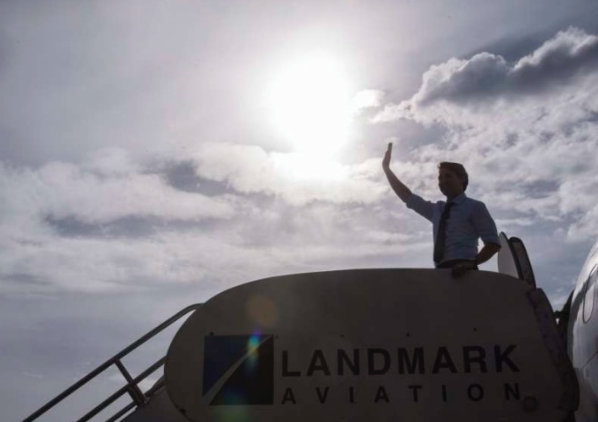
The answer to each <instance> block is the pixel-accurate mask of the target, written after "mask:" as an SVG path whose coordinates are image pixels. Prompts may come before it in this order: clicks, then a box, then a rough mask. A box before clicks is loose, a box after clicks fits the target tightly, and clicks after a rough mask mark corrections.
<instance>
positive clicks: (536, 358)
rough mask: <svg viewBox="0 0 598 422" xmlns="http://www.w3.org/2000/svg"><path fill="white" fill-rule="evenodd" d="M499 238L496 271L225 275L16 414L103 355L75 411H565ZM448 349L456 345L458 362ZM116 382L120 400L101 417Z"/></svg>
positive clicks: (551, 331)
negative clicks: (96, 387) (164, 338)
mask: <svg viewBox="0 0 598 422" xmlns="http://www.w3.org/2000/svg"><path fill="white" fill-rule="evenodd" d="M500 240H501V244H502V249H501V253H500V255H499V257H498V266H499V273H492V272H485V271H476V272H472V273H470V274H468V275H466V276H464V277H463V279H460V280H459V281H457V282H456V281H455V280H454V279H452V278H451V276H450V271H449V270H423V269H396V270H391V269H381V270H344V271H331V272H324V273H310V274H299V275H289V276H282V277H274V278H271V279H265V280H259V281H256V282H252V283H247V284H244V285H241V286H238V287H235V288H233V289H230V290H228V291H225V292H223V293H221V294H219V295H217V296H215V297H214V298H212V299H210V300H209V301H208V302H206V303H205V304H194V305H191V306H188V307H186V308H184V309H182V310H181V311H179V312H178V313H176V314H175V315H173V316H172V317H171V318H169V319H168V320H166V321H164V322H163V323H162V324H160V325H158V326H157V327H155V328H154V329H153V330H151V331H149V332H148V333H147V334H145V335H144V336H142V337H141V338H139V339H138V340H137V341H135V342H133V343H132V344H131V345H129V346H128V347H126V348H125V349H123V350H122V351H120V352H119V353H117V354H116V355H115V356H113V357H112V358H110V359H108V360H107V361H106V362H104V363H103V364H101V365H100V366H98V367H97V368H96V369H94V370H93V371H91V372H90V373H89V374H87V375H86V376H84V377H83V378H81V379H80V380H79V381H77V382H76V383H74V384H73V385H72V386H71V387H69V388H67V389H66V390H65V391H64V392H62V393H61V394H59V395H58V396H56V397H55V398H54V399H52V400H50V401H49V402H48V403H47V404H45V405H44V406H42V407H41V408H40V409H39V410H37V411H36V412H34V413H33V414H32V415H30V416H29V417H27V418H26V419H24V421H23V422H31V421H34V420H38V419H39V420H43V419H42V418H41V417H42V416H43V415H44V414H45V413H46V412H47V411H48V410H50V409H51V408H53V407H54V406H56V405H57V404H58V403H60V402H62V401H63V400H64V399H66V398H67V397H70V396H71V395H72V394H74V393H75V392H77V390H79V389H80V388H81V387H83V386H84V385H86V384H87V383H88V382H90V381H91V380H92V379H94V378H96V377H98V376H99V375H100V374H102V373H104V372H105V371H106V370H107V369H109V368H112V369H113V368H114V367H116V368H118V370H119V371H120V373H121V374H122V376H123V378H124V379H125V380H126V385H125V386H124V387H122V388H120V389H119V390H117V391H116V392H114V393H113V394H111V395H110V396H109V397H107V398H106V399H104V400H103V401H102V402H101V403H99V404H98V405H97V406H95V407H94V408H93V409H91V410H89V411H88V412H87V413H86V414H84V415H82V416H76V417H73V419H74V420H77V421H80V422H83V421H89V420H98V418H99V417H101V418H102V419H103V420H107V421H109V422H113V421H114V422H115V421H122V422H188V421H193V422H200V421H201V422H203V421H221V420H222V421H228V420H235V421H237V420H238V421H255V420H260V421H264V422H266V421H268V422H269V421H279V420H285V421H304V420H309V419H311V420H313V421H314V422H317V421H324V420H326V421H328V420H343V421H360V420H366V419H367V420H377V421H378V420H379V421H383V420H384V421H386V420H398V419H401V420H410V421H422V422H423V421H432V420H434V421H437V420H447V421H452V420H455V421H456V420H459V421H460V422H463V421H477V420H484V421H497V422H498V421H520V420H521V421H523V420H525V421H542V422H550V421H554V422H557V421H565V420H567V421H569V420H572V419H571V417H572V416H571V415H572V414H573V412H574V411H575V409H576V408H577V402H578V385H577V381H576V378H575V374H574V372H573V369H572V367H571V363H570V361H569V359H568V357H567V354H566V350H565V348H564V347H563V343H562V341H561V333H559V330H558V328H557V325H556V322H555V317H554V315H555V314H554V312H553V310H552V308H551V306H550V303H549V302H548V299H547V298H546V296H545V295H544V293H543V292H542V291H541V289H537V288H536V283H535V279H534V274H533V271H532V267H531V265H530V263H529V259H528V257H527V253H526V251H525V246H524V245H523V242H521V241H520V240H519V239H517V238H511V239H509V238H507V237H506V235H504V233H501V236H500ZM514 278H516V279H518V280H514ZM522 281H523V282H522ZM393 289H394V290H393ZM397 303H399V304H400V305H396V304H397ZM426 307H428V308H427V311H428V312H424V313H422V310H426ZM364 316H365V317H364ZM183 317H187V319H186V321H185V322H184V323H183V325H182V326H181V327H180V328H179V330H178V332H177V334H176V335H175V337H174V339H173V340H172V342H171V344H170V347H169V350H168V353H167V354H166V356H164V357H162V358H161V359H159V360H157V361H156V362H154V363H153V364H152V365H150V366H149V367H148V368H146V369H145V370H143V371H142V372H141V373H139V374H138V375H135V376H133V375H131V374H130V373H129V371H128V370H127V368H125V366H124V364H123V362H122V360H123V358H124V357H125V356H128V355H130V354H131V353H132V352H134V351H135V350H136V349H137V348H138V347H139V346H141V345H142V344H144V343H146V342H147V341H148V340H150V339H152V338H153V337H154V336H156V335H157V334H158V333H160V332H162V331H163V330H165V329H166V328H167V327H170V326H171V325H173V324H174V323H175V322H177V321H180V320H181V319H182V318H183ZM364 318H365V320H364ZM368 318H369V319H368ZM256 326H259V329H257V330H256V328H255V327H256ZM389 330H390V331H389ZM268 333H270V334H268ZM389 333H390V334H389ZM397 339H399V340H397ZM439 339H443V340H439ZM397 341H398V343H397ZM243 342H245V343H243ZM243 344H246V345H247V346H246V347H245V346H243ZM307 344H311V345H312V346H310V347H311V348H310V347H307V346H306V345H307ZM239 345H241V346H242V347H241V348H239ZM389 345H392V346H389ZM397 345H398V349H397ZM387 346H388V347H387ZM402 346H405V347H402ZM407 346H409V347H407ZM243 347H244V348H243ZM397 350H398V356H399V357H398V363H397V361H396V359H397V358H396V352H397ZM455 350H458V351H459V353H461V350H463V355H462V356H463V360H461V361H460V363H457V361H458V360H459V359H460V357H459V358H457V356H461V355H458V354H457V353H454V352H453V351H455ZM519 350H521V352H519ZM389 351H392V354H394V356H395V357H392V354H391V353H390V352H389ZM409 353H412V354H411V355H409ZM451 353H452V355H450V354H451ZM511 353H512V355H513V356H517V361H516V362H515V358H514V357H513V360H511V359H510V355H509V354H511ZM516 353H518V354H516ZM492 354H493V355H492ZM204 355H205V356H204ZM424 355H425V359H426V360H425V362H424ZM491 355H492V356H491ZM428 356H432V357H434V356H435V359H434V358H428ZM451 356H452V357H451ZM334 359H337V360H336V367H335V366H334V363H333V361H334ZM401 359H403V360H401ZM418 359H419V360H418ZM492 359H494V360H492ZM453 361H454V362H453ZM274 362H276V365H274ZM492 362H495V363H492ZM281 363H282V374H280V369H279V366H280V364H281ZM424 363H425V368H424ZM293 365H294V366H293ZM405 365H406V368H407V369H405V367H404V366H405ZM418 365H419V372H418ZM492 365H496V366H495V367H493V368H491V366H492ZM275 366H276V369H275ZM432 366H433V369H432V368H431V367H432ZM162 368H164V373H165V376H163V377H161V378H160V379H159V380H158V381H157V382H156V383H155V384H154V385H153V386H152V387H151V388H149V389H148V390H146V391H142V389H141V388H140V383H141V382H142V381H143V380H146V379H147V378H148V377H150V376H151V375H152V374H154V373H156V371H158V370H160V369H162ZM389 368H392V370H391V369H389ZM397 368H398V371H401V372H400V373H401V374H403V373H404V372H405V371H406V372H405V374H404V375H401V377H403V378H401V377H397ZM524 368H528V369H529V371H527V369H526V370H525V371H524ZM337 371H338V372H337ZM343 371H345V372H351V371H353V373H351V374H349V375H350V377H348V376H345V375H346V373H345V372H343ZM360 371H361V372H360ZM368 371H369V373H368ZM393 371H394V372H393ZM476 371H477V372H479V373H475V372H476ZM493 371H494V372H493ZM526 371H527V372H526ZM436 372H438V373H436ZM440 372H442V373H445V374H444V375H441V374H440ZM264 374H265V376H264ZM341 375H343V376H341ZM273 378H276V380H274V381H272V379H273ZM403 379H404V380H405V383H404V385H403V384H400V385H399V384H397V382H398V381H397V380H400V382H402V380H403ZM514 380H515V381H516V382H515V381H514ZM318 382H320V384H318ZM385 383H387V384H385ZM393 383H394V384H393ZM426 383H427V384H426ZM283 384H284V385H286V387H283ZM428 384H429V385H430V388H428ZM453 386H454V387H453ZM520 386H521V390H522V391H519V389H520ZM415 387H417V388H415ZM401 388H402V390H401ZM483 388H485V390H483ZM434 389H436V390H437V391H438V392H435V393H428V391H436V390H434ZM448 389H452V390H450V391H449V390H448ZM459 391H460V392H461V393H459ZM239 392H241V393H243V394H244V395H245V396H244V397H241V396H243V394H241V396H239V394H237V393H239ZM314 392H315V393H314ZM418 392H420V393H421V395H420V397H419V399H418V397H417V393H418ZM464 392H465V393H464ZM493 392H494V393H493ZM532 393H533V394H532ZM458 394H461V395H462V396H463V397H464V398H461V399H462V400H463V401H462V403H457V402H458V400H461V399H458V398H455V399H454V401H455V404H453V405H451V404H450V402H451V400H450V399H447V397H451V396H455V397H457V396H458ZM492 394H495V396H496V397H490V396H491V395H492ZM127 395H128V396H129V398H130V400H131V401H130V403H128V404H127V405H126V406H125V407H123V408H121V409H120V410H118V411H116V412H115V413H113V414H111V415H110V416H109V417H107V418H106V416H105V414H106V410H107V409H111V407H110V406H111V405H113V404H114V403H115V402H116V401H117V400H118V399H120V398H121V397H123V396H127ZM354 395H355V396H354ZM357 395H360V396H359V397H357ZM364 397H366V398H368V400H364ZM394 397H400V405H398V406H397V405H394V404H393V401H392V399H394ZM467 397H469V399H468V398H467ZM309 400H312V402H310V403H307V404H305V405H304V402H306V401H309ZM327 400H328V402H329V403H330V405H329V406H326V405H327V404H328V402H327ZM418 400H419V401H418ZM426 400H427V404H426V405H425V406H421V404H419V403H422V401H426ZM505 400H506V401H505ZM379 401H380V402H381V403H378V402H379ZM389 402H390V403H389ZM356 403H363V404H359V405H356ZM447 403H448V404H447ZM480 403H481V404H480ZM297 404H299V405H297ZM384 404H386V405H384ZM388 404H390V406H389V405H388ZM418 406H420V407H418ZM241 410H242V411H241Z"/></svg>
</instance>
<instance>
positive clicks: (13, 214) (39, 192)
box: [0, 153, 234, 223]
mask: <svg viewBox="0 0 598 422" xmlns="http://www.w3.org/2000/svg"><path fill="white" fill-rule="evenodd" d="M126 163H127V161H126V159H125V158H124V157H123V156H122V155H118V156H117V157H115V156H106V155H105V154H104V153H101V154H100V155H99V156H98V157H96V159H93V160H91V161H90V164H89V166H85V165H83V166H79V165H75V164H70V163H63V162H52V163H48V164H46V165H43V166H42V167H40V168H38V169H31V168H23V167H20V168H12V167H10V166H8V165H6V164H2V163H0V191H1V195H2V196H3V197H4V198H6V200H5V203H4V205H3V207H2V209H0V213H1V215H2V216H3V217H4V219H23V218H37V216H42V217H46V216H50V217H52V218H66V217H75V218H77V219H78V220H80V221H82V222H88V223H102V222H110V221H113V220H116V219H119V218H124V217H127V216H131V215H134V216H149V217H159V218H163V219H166V220H194V219H197V220H199V219H205V218H228V217H230V216H231V215H232V214H233V213H234V210H233V208H232V207H231V206H230V205H229V204H227V203H226V201H224V200H221V199H214V198H209V197H207V196H204V195H201V194H197V193H189V192H183V191H180V190H176V189H174V188H173V187H171V186H169V185H168V184H167V183H166V182H165V181H164V180H163V178H162V177H161V175H159V174H151V173H146V172H143V171H140V170H139V169H136V168H135V167H133V166H128V165H125V164H126ZM5 221H6V220H5Z"/></svg>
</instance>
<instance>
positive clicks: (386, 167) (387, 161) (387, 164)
mask: <svg viewBox="0 0 598 422" xmlns="http://www.w3.org/2000/svg"><path fill="white" fill-rule="evenodd" d="M391 155H392V142H389V143H388V149H387V150H386V154H384V159H383V160H382V168H383V169H384V170H389V169H390V156H391Z"/></svg>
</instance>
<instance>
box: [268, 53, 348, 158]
mask: <svg viewBox="0 0 598 422" xmlns="http://www.w3.org/2000/svg"><path fill="white" fill-rule="evenodd" d="M350 101H351V89H350V86H349V82H348V79H347V77H346V75H345V72H344V70H343V68H342V66H341V65H340V63H339V62H337V61H335V60H334V59H333V58H331V57H328V56H326V55H323V54H318V55H312V56H309V57H304V58H302V59H299V60H296V61H295V62H292V63H289V64H288V65H287V66H285V67H284V68H283V69H281V70H280V71H279V72H278V73H277V74H276V75H275V77H274V80H273V82H272V85H271V88H270V90H269V93H268V108H269V110H270V112H269V114H270V118H271V119H272V121H273V123H274V125H275V126H276V128H277V130H278V131H279V132H280V134H281V135H282V136H284V137H285V139H287V140H289V141H290V142H291V143H292V144H293V147H294V149H295V151H296V152H300V153H303V154H310V155H315V154H317V155H318V156H320V157H329V156H331V155H332V154H334V153H335V152H336V151H338V150H339V148H340V147H341V146H342V145H343V144H344V143H345V142H346V140H347V138H348V135H349V125H350V123H351V113H350V106H349V105H350Z"/></svg>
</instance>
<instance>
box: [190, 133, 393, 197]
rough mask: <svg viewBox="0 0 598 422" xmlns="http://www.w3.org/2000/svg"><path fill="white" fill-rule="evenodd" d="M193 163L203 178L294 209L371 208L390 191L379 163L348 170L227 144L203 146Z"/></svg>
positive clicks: (325, 162)
mask: <svg viewBox="0 0 598 422" xmlns="http://www.w3.org/2000/svg"><path fill="white" fill-rule="evenodd" d="M181 158H182V157H181ZM188 158H191V159H192V160H193V161H194V162H195V163H196V165H197V173H198V175H199V176H201V177H204V178H207V179H211V180H216V181H221V182H226V183H228V184H229V185H230V186H232V187H233V188H234V189H235V190H237V191H238V192H241V193H246V194H254V193H264V194H270V195H276V196H278V197H281V198H283V199H284V200H285V201H287V202H288V203H290V204H293V205H304V204H307V203H309V202H312V201H326V202H333V203H337V204H343V203H372V202H374V201H377V200H379V199H380V197H381V195H382V194H383V193H384V192H385V191H386V190H387V187H386V185H385V183H384V180H383V178H382V175H381V172H380V161H379V160H377V159H376V160H371V161H365V162H363V163H361V164H357V165H345V164H340V163H338V162H334V161H329V160H326V159H320V158H319V157H317V156H311V155H302V154H298V153H278V152H266V151H265V150H264V149H263V148H261V147H259V146H257V145H240V144H228V143H205V144H201V145H199V146H198V147H197V149H196V151H195V153H193V154H191V156H190V157H188Z"/></svg>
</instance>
